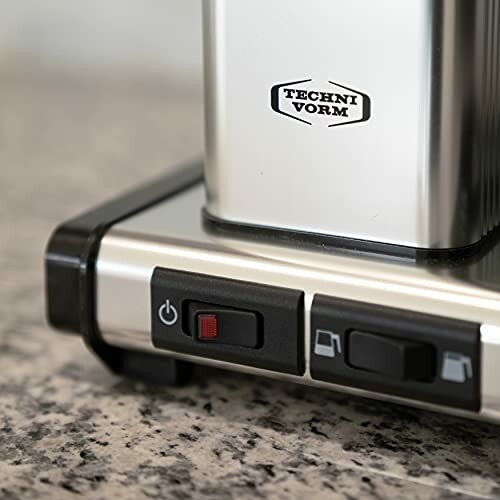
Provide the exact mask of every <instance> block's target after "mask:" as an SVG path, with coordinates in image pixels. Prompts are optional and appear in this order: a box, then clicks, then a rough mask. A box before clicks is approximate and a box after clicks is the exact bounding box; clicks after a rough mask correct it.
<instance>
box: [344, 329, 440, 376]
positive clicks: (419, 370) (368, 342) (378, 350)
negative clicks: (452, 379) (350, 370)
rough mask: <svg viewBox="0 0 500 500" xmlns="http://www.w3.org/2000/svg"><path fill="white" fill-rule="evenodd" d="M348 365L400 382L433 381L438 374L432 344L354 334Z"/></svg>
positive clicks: (351, 338) (349, 350) (349, 339)
mask: <svg viewBox="0 0 500 500" xmlns="http://www.w3.org/2000/svg"><path fill="white" fill-rule="evenodd" d="M348 363H349V364H350V365H351V366H352V367H354V368H358V369H361V370H367V371H369V372H373V373H378V374H380V375H386V376H388V377H392V378H393V379H397V380H422V381H425V380H427V381H430V380H432V379H433V378H434V376H435V374H436V353H435V349H434V348H433V347H432V345H430V344H424V343H421V342H412V341H410V340H406V339H397V338H394V337H385V336H383V335H376V334H373V333H368V332H360V331H357V330H355V331H352V332H350V333H349V335H348Z"/></svg>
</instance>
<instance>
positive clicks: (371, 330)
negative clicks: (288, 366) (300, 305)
mask: <svg viewBox="0 0 500 500" xmlns="http://www.w3.org/2000/svg"><path fill="white" fill-rule="evenodd" d="M479 327H480V325H479V324H477V323H471V322H468V321H460V320H456V319H451V318H444V317H440V316H434V315H430V314H422V313H416V312H413V311H408V310H402V309H396V308H392V307H385V306H379V305H374V304H368V303H364V302H358V301H352V300H347V299H341V298H336V297H329V296H325V295H316V296H315V297H314V301H313V305H312V309H311V343H310V350H311V351H310V353H311V354H310V356H311V357H310V359H311V376H312V378H313V379H315V380H321V381H325V382H331V383H335V384H340V385H346V386H350V387H358V388H360V389H367V390H371V391H374V392H378V393H386V394H391V395H395V396H400V397H403V398H409V399H415V400H420V401H426V402H429V403H435V404H438V405H445V406H451V407H456V408H463V409H466V410H471V411H478V410H479V409H480V406H481V398H480V386H481V385H480V383H481V369H480V367H481V359H480V334H479ZM328 337H329V338H328ZM325 338H326V339H327V340H326V341H325V340H324V339H325ZM325 342H326V345H325ZM320 344H321V345H320Z"/></svg>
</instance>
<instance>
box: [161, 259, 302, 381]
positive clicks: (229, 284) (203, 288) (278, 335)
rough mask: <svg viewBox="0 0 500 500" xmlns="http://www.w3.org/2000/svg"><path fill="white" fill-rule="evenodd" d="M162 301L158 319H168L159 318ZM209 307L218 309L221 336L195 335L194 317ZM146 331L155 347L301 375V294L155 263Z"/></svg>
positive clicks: (209, 309) (298, 291)
mask: <svg viewBox="0 0 500 500" xmlns="http://www.w3.org/2000/svg"><path fill="white" fill-rule="evenodd" d="M165 304H168V312H169V314H164V315H163V319H164V320H168V323H171V324H166V322H164V321H162V314H160V313H161V311H162V310H163V312H164V313H166V312H167V311H166V309H165ZM213 311H219V312H220V313H221V314H222V316H221V317H220V318H219V315H218V314H216V316H217V318H218V321H217V328H218V329H220V331H219V334H220V335H222V337H221V339H220V341H219V340H205V341H203V340H200V339H199V338H197V337H198V326H197V325H196V324H195V323H196V322H197V321H198V319H197V318H198V317H199V315H200V314H201V313H212V314H214V313H213ZM176 314H177V316H178V317H176ZM174 320H175V321H174ZM238 320H240V322H239V321H238ZM253 325H257V331H255V329H254V326H253ZM151 334H152V337H151V338H152V342H153V345H154V346H155V347H157V348H159V349H165V350H168V351H173V352H179V353H184V354H191V355H194V356H199V357H203V358H210V359H216V360H221V361H227V362H229V363H236V364H241V365H246V366H253V367H256V368H263V369H265V370H272V371H277V372H283V373H290V374H294V375H302V374H303V373H304V370H305V360H304V358H305V356H304V293H303V292H302V291H301V290H293V289H289V288H282V287H276V286H269V285H262V284H259V283H251V282H247V281H239V280H233V279H227V278H221V277H218V276H210V275H205V274H198V273H190V272H184V271H177V270H172V269H165V268H159V267H158V268H156V269H155V270H154V272H153V277H152V279H151Z"/></svg>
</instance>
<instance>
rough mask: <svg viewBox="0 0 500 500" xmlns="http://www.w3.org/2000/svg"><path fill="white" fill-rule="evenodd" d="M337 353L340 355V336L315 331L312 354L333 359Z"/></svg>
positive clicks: (325, 331) (324, 331) (323, 331)
mask: <svg viewBox="0 0 500 500" xmlns="http://www.w3.org/2000/svg"><path fill="white" fill-rule="evenodd" d="M337 353H338V354H341V353H342V348H341V343H340V335H337V334H336V333H333V332H329V331H327V330H316V339H315V341H314V354H316V356H323V357H324V358H334V357H335V356H336V354H337Z"/></svg>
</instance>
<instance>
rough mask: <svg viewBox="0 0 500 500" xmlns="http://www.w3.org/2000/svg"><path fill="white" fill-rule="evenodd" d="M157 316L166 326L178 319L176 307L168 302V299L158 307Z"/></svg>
mask: <svg viewBox="0 0 500 500" xmlns="http://www.w3.org/2000/svg"><path fill="white" fill-rule="evenodd" d="M158 316H159V318H160V321H161V322H162V323H163V324H164V325H167V326H174V325H175V324H176V323H177V320H178V319H179V313H178V312H177V309H176V308H175V307H174V306H173V305H172V304H171V303H170V300H166V301H165V303H164V304H162V305H161V307H160V309H158Z"/></svg>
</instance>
